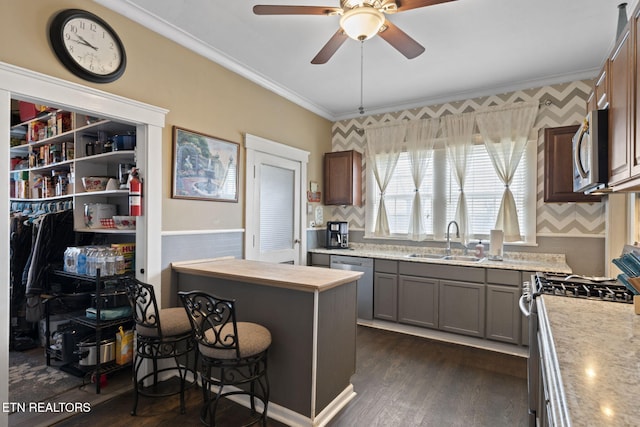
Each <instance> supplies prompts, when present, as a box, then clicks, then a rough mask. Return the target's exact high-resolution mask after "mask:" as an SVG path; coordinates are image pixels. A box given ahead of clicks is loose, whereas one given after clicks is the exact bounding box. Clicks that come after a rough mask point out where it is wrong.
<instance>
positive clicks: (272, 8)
mask: <svg viewBox="0 0 640 427" xmlns="http://www.w3.org/2000/svg"><path fill="white" fill-rule="evenodd" d="M340 12H342V9H340V8H339V7H331V6H276V5H256V6H253V13H255V14H256V15H332V14H337V13H340Z"/></svg>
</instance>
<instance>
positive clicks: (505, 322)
mask: <svg viewBox="0 0 640 427" xmlns="http://www.w3.org/2000/svg"><path fill="white" fill-rule="evenodd" d="M520 294H521V291H520V288H514V287H512V286H500V285H487V338H488V339H491V340H496V341H504V342H509V343H512V344H518V343H519V341H520V316H521V314H520V309H519V308H518V299H519V298H520Z"/></svg>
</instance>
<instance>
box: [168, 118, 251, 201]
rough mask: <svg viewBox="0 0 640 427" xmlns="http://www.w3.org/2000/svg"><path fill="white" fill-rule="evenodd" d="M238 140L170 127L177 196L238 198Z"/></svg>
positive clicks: (223, 199) (202, 198)
mask: <svg viewBox="0 0 640 427" xmlns="http://www.w3.org/2000/svg"><path fill="white" fill-rule="evenodd" d="M239 153H240V144H236V143H235V142H230V141H225V140H223V139H219V138H216V137H213V136H209V135H205V134H202V133H199V132H194V131H191V130H187V129H182V128H179V127H177V126H174V127H173V189H172V194H171V196H172V197H173V198H176V199H196V200H212V201H218V202H238V156H239Z"/></svg>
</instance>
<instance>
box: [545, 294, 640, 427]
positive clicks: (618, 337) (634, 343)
mask: <svg viewBox="0 0 640 427" xmlns="http://www.w3.org/2000/svg"><path fill="white" fill-rule="evenodd" d="M542 302H543V303H542V304H541V306H539V309H540V308H543V310H544V312H543V314H541V315H545V316H546V318H547V319H548V321H549V329H550V331H551V335H552V342H553V345H554V347H555V353H556V357H557V363H558V365H557V368H558V370H559V373H560V376H561V378H562V389H563V390H562V391H563V392H564V398H565V402H563V403H564V404H565V405H566V410H567V412H568V416H569V419H570V422H571V425H573V426H631V425H638V423H640V404H638V396H640V364H639V363H638V361H639V360H640V315H636V314H635V312H634V307H633V304H623V303H615V302H602V301H593V300H586V299H580V298H567V297H560V296H551V295H543V296H542Z"/></svg>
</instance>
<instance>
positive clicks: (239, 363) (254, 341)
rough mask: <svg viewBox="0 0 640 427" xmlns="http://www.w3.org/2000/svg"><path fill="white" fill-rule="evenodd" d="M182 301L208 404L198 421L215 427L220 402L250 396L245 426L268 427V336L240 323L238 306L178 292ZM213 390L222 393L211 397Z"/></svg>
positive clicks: (253, 325) (264, 330)
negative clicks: (259, 406)
mask: <svg viewBox="0 0 640 427" xmlns="http://www.w3.org/2000/svg"><path fill="white" fill-rule="evenodd" d="M178 295H179V296H180V299H181V300H182V303H183V305H184V308H185V310H186V312H187V313H188V315H189V320H191V326H192V327H193V333H194V335H195V339H196V341H197V342H198V351H199V353H200V359H201V370H200V378H201V381H202V392H203V398H204V405H203V407H202V411H201V413H200V420H201V421H202V422H203V423H205V424H208V425H210V426H215V425H216V409H217V407H218V403H219V401H220V399H221V398H222V397H228V396H232V395H248V396H249V400H250V405H251V417H250V421H249V422H248V423H246V424H244V425H245V426H248V425H252V424H255V423H257V422H258V421H262V425H263V426H266V425H267V406H268V404H269V380H268V378H267V351H268V350H269V346H270V345H271V333H270V332H269V330H268V329H267V328H265V327H264V326H262V325H258V324H256V323H250V322H237V321H236V311H235V301H234V300H228V299H223V298H218V297H216V296H213V295H211V294H208V293H206V292H201V291H192V292H178ZM212 386H215V387H218V389H217V390H213V391H212ZM225 389H226V391H225ZM256 399H257V400H259V401H260V402H261V403H262V406H263V409H262V413H258V412H257V411H256V402H255V401H256ZM207 420H208V422H207Z"/></svg>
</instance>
